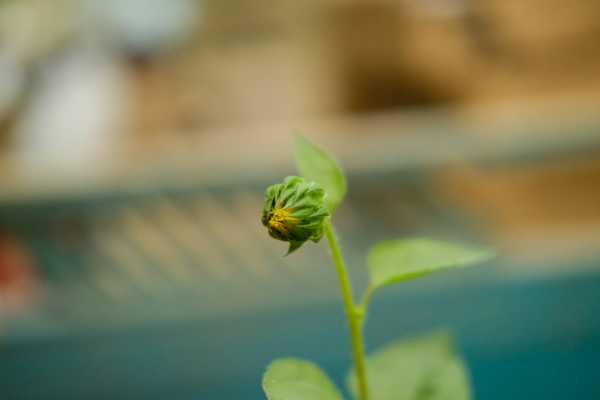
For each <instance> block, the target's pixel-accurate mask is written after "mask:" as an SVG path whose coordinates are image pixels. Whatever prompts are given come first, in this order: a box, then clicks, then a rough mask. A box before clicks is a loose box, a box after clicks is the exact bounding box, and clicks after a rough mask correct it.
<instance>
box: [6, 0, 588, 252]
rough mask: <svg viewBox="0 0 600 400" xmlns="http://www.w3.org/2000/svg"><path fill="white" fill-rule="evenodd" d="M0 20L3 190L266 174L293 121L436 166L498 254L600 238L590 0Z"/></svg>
mask: <svg viewBox="0 0 600 400" xmlns="http://www.w3.org/2000/svg"><path fill="white" fill-rule="evenodd" d="M0 38H1V40H0V200H2V201H3V202H13V203H14V202H16V203H19V202H26V201H32V199H33V200H35V201H42V202H43V201H44V199H45V198H53V199H56V198H62V197H69V196H76V195H77V194H81V193H86V194H90V193H91V194H98V195H101V194H102V193H104V192H106V191H111V190H120V188H128V187H132V186H138V185H142V186H153V185H155V186H157V187H160V185H161V184H162V183H164V179H173V180H182V181H185V182H193V183H194V184H198V185H202V184H207V183H215V182H222V181H230V180H231V181H234V180H236V178H235V177H241V178H237V179H238V180H242V181H243V180H244V179H261V178H262V179H266V178H267V177H268V178H269V179H270V178H271V177H277V176H278V175H280V171H291V168H292V167H291V166H292V161H291V152H290V151H289V146H290V143H291V141H290V138H291V137H292V135H293V134H294V133H297V132H303V133H305V134H306V135H308V136H309V137H311V138H313V139H314V140H315V141H318V142H319V143H322V144H323V145H325V146H326V147H328V148H330V149H331V150H332V151H334V152H335V153H336V154H338V155H339V157H340V159H341V160H342V161H343V163H344V165H346V167H347V168H348V171H349V174H350V175H351V176H352V174H362V175H361V176H363V175H368V174H370V173H373V174H376V173H378V172H382V171H388V170H389V171H392V172H394V171H399V170H402V169H403V168H413V169H414V168H417V169H419V168H425V169H427V168H430V167H431V166H435V167H436V168H437V169H436V170H435V173H434V174H432V178H431V179H430V181H429V182H428V184H429V185H432V186H433V192H434V193H435V194H436V198H437V199H438V200H439V201H441V202H443V203H444V204H446V205H447V206H448V207H453V208H455V209H457V210H461V212H463V213H465V214H467V215H470V216H472V217H473V218H476V219H478V220H479V221H482V222H481V225H482V227H483V229H482V234H483V235H484V240H488V241H491V242H493V243H495V244H496V245H498V246H499V247H500V248H501V249H502V251H506V252H507V253H508V254H513V255H521V254H525V255H527V254H529V253H533V254H539V253H543V254H545V255H546V256H549V255H550V256H549V257H556V256H561V255H562V256H565V257H566V256H571V255H573V254H575V255H579V254H593V253H595V252H597V249H598V248H599V245H600V242H599V240H598V239H597V238H598V237H600V236H599V235H598V233H599V232H600V195H599V192H598V190H599V189H598V185H599V184H600V158H599V157H598V154H599V150H600V130H599V129H600V115H599V114H598V105H599V104H600V74H598V71H600V3H599V2H597V1H594V0H573V1H569V2H565V1H559V0H488V1H468V0H403V1H382V0H319V1H317V0H309V1H291V0H284V1H281V0H279V1H273V0H252V1H250V0H243V1H242V0H230V1H220V0H205V1H200V0H150V1H142V0H110V1H102V2H99V1H75V0H71V1H69V0H56V1H52V2H50V1H46V0H20V1H16V0H12V1H11V0H5V1H2V2H0ZM438 167H441V168H438ZM165 176H168V177H169V178H164V177H165ZM351 182H352V180H351ZM398 201H399V202H401V201H402V198H401V197H400V198H399V199H398ZM140 229H142V228H140ZM142 230H143V229H142ZM176 231H177V232H180V231H179V230H178V229H176ZM142 236H143V235H142ZM184 240H188V241H189V240H190V238H189V237H186V238H184ZM158 242H160V240H158ZM540 248H543V249H551V250H552V251H550V252H547V253H546V252H543V251H542V252H540V251H539V249H540ZM532 249H535V250H532Z"/></svg>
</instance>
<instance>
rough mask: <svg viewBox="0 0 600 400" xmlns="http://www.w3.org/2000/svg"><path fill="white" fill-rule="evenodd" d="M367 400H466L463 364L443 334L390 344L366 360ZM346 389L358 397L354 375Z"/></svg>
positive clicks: (469, 395)
mask: <svg viewBox="0 0 600 400" xmlns="http://www.w3.org/2000/svg"><path fill="white" fill-rule="evenodd" d="M367 379H368V381H369V393H370V400H469V399H470V398H471V391H470V382H469V377H468V374H467V372H466V368H465V366H464V363H463V362H462V360H461V359H460V357H459V356H458V355H457V354H456V352H455V350H454V348H453V343H452V339H451V337H450V336H449V335H448V333H446V332H435V333H432V334H428V335H424V336H420V337H417V338H412V339H408V340H400V341H396V342H393V343H391V344H389V345H387V346H385V347H384V348H382V349H381V350H378V351H376V352H375V353H374V354H373V355H371V356H369V357H368V358H367ZM347 382H348V387H349V390H350V391H351V392H352V394H353V395H354V397H357V395H356V393H357V389H356V378H355V375H354V371H350V373H349V374H348V379H347Z"/></svg>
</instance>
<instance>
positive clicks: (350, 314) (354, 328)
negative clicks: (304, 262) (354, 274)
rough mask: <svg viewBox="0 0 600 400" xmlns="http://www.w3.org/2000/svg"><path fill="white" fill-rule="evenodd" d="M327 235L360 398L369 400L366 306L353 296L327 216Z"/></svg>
mask: <svg viewBox="0 0 600 400" xmlns="http://www.w3.org/2000/svg"><path fill="white" fill-rule="evenodd" d="M324 228H325V236H326V237H327V241H328V242H329V247H330V248H331V256H332V257H333V261H334V264H335V269H336V270H337V273H338V277H339V280H340V285H341V287H342V298H343V300H344V308H345V310H346V317H347V318H348V327H349V329H350V337H351V339H352V354H353V357H354V369H355V371H356V377H357V379H358V394H359V396H358V398H359V400H368V399H369V393H368V386H367V374H366V369H365V346H364V339H363V332H362V322H363V320H364V307H363V306H362V305H355V304H354V299H353V296H352V285H351V284H350V279H349V278H348V270H347V268H346V264H345V262H344V258H343V257H342V252H341V251H340V246H339V243H338V240H337V237H336V235H335V231H334V229H333V224H332V223H331V218H327V219H326V220H325V222H324Z"/></svg>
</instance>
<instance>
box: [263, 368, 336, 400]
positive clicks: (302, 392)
mask: <svg viewBox="0 0 600 400" xmlns="http://www.w3.org/2000/svg"><path fill="white" fill-rule="evenodd" d="M262 386H263V390H264V391H265V394H266V395H267V399H268V400H343V398H342V395H341V394H340V391H339V390H338V388H337V387H336V386H335V385H334V384H333V382H331V380H330V379H329V377H328V376H327V374H326V373H325V372H323V370H322V369H321V368H319V366H318V365H316V364H314V363H312V362H309V361H304V360H300V359H296V358H281V359H278V360H275V361H273V362H272V363H271V364H270V365H269V367H268V368H267V371H266V372H265V374H264V375H263V381H262Z"/></svg>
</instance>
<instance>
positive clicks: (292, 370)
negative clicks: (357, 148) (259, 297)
mask: <svg viewBox="0 0 600 400" xmlns="http://www.w3.org/2000/svg"><path fill="white" fill-rule="evenodd" d="M294 150H295V158H296V164H297V167H298V170H299V172H300V174H301V175H302V177H298V176H290V177H287V178H285V180H284V181H283V183H280V184H275V185H272V186H270V187H269V188H267V190H266V192H265V203H264V208H263V210H262V218H261V220H262V223H263V225H265V227H266V228H267V230H268V232H269V235H270V236H272V237H273V238H275V239H278V240H282V241H285V242H288V243H289V248H288V253H287V254H290V253H292V252H294V251H296V250H298V249H299V248H300V247H301V246H302V245H303V244H304V243H305V242H306V241H308V240H309V239H310V240H311V241H313V242H318V241H319V240H320V239H321V237H322V236H323V235H324V236H325V237H326V239H327V242H328V244H329V247H330V249H331V256H332V259H333V264H334V266H335V269H336V272H337V275H338V277H339V282H340V286H341V292H342V299H343V303H344V308H345V312H346V317H347V320H348V328H349V331H350V338H351V341H352V355H353V361H354V367H353V368H352V369H351V371H350V372H349V373H348V377H347V386H348V388H349V391H350V392H351V393H352V395H353V396H354V398H356V399H358V400H423V399H427V400H468V399H469V398H470V387H469V379H468V376H467V373H466V368H465V366H464V364H463V362H462V360H461V358H460V356H459V355H458V354H457V353H456V352H455V350H454V348H453V343H452V340H451V338H450V336H449V335H448V334H447V333H446V332H443V331H438V332H434V333H430V334H427V335H423V336H420V337H417V338H412V339H408V340H402V341H397V342H394V343H391V344H389V345H387V346H385V347H384V348H382V349H380V350H378V351H376V352H374V353H373V354H371V355H370V356H369V357H366V356H365V344H364V339H363V327H364V323H365V319H366V316H367V311H368V307H369V303H370V300H371V298H372V296H373V295H374V294H375V293H376V292H377V291H378V290H379V289H381V288H382V287H384V286H387V285H391V284H394V283H399V282H403V281H406V280H409V279H413V278H417V277H420V276H425V275H427V274H429V273H432V272H435V271H440V270H445V269H448V268H454V267H463V266H467V265H472V264H475V263H480V262H483V261H486V260H488V259H489V258H491V257H492V253H491V252H490V251H488V250H486V249H482V248H477V247H473V246H463V245H458V244H451V243H445V242H440V241H436V240H431V239H398V240H390V241H385V242H383V243H379V244H377V245H376V246H374V247H373V248H372V250H371V251H370V253H369V256H368V259H367V263H368V270H369V286H368V288H367V289H366V291H365V293H364V294H363V296H362V297H361V298H360V299H361V300H360V301H359V302H355V300H354V296H353V292H352V286H351V282H350V279H349V276H348V272H347V268H346V264H345V262H344V258H343V257H342V252H341V250H340V246H339V243H338V239H337V236H336V233H335V230H334V228H333V224H332V217H333V214H334V213H335V210H336V208H337V207H338V206H339V205H340V203H341V202H342V200H343V198H344V196H345V194H346V178H345V177H344V174H343V172H342V169H341V168H340V166H339V164H338V163H337V162H336V161H335V160H334V159H333V158H332V157H331V156H329V155H328V154H327V153H326V152H325V151H323V150H322V149H319V148H318V147H316V146H315V145H313V144H312V143H310V142H309V141H308V140H306V139H305V138H303V137H298V138H297V139H296V142H295V149H294ZM262 386H263V389H264V391H265V393H266V395H267V398H268V399H269V400H341V399H343V397H342V394H341V393H340V391H339V389H338V388H337V387H336V386H335V384H334V383H333V382H331V380H330V379H329V377H328V376H327V375H326V374H325V373H324V372H323V371H322V370H321V369H320V368H319V367H318V366H317V365H316V364H314V363H311V362H309V361H304V360H300V359H295V358H283V359H278V360H275V361H273V362H272V363H271V364H270V365H269V367H268V368H267V371H266V372H265V374H264V376H263V382H262Z"/></svg>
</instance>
